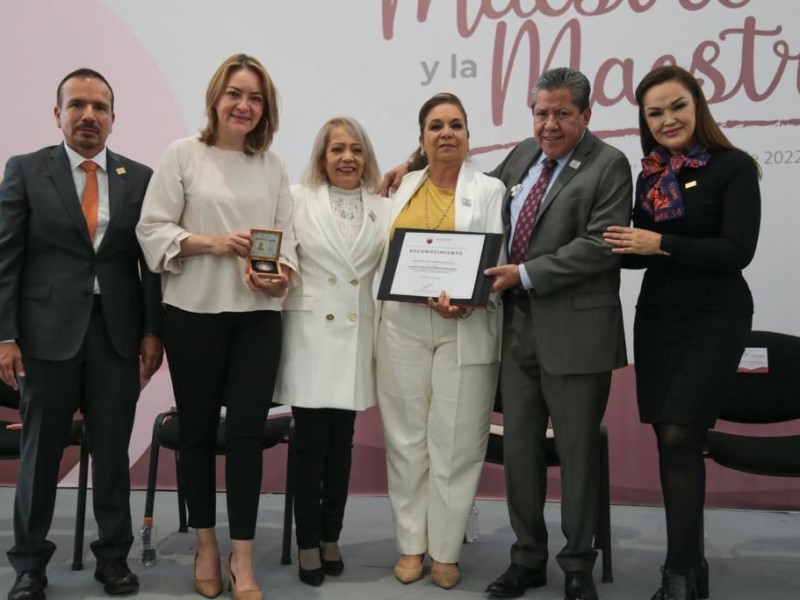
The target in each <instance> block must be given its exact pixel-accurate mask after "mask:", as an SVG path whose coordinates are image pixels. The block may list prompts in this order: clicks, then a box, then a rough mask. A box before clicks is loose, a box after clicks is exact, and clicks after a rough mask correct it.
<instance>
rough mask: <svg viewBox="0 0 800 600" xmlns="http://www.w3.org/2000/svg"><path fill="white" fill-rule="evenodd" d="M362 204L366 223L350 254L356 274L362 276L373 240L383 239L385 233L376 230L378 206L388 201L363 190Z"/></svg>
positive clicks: (362, 226)
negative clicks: (362, 269) (363, 264)
mask: <svg viewBox="0 0 800 600" xmlns="http://www.w3.org/2000/svg"><path fill="white" fill-rule="evenodd" d="M361 202H362V203H363V205H364V223H363V224H362V225H361V231H360V232H359V233H358V237H356V241H355V243H354V244H353V247H352V249H351V250H350V254H351V255H352V258H353V262H354V264H355V266H356V272H357V273H359V275H360V274H361V271H360V270H359V269H360V267H361V264H362V262H363V259H364V257H365V256H368V255H369V253H370V247H371V246H372V244H373V240H374V239H375V238H376V236H377V237H383V236H382V235H381V234H382V233H383V232H378V231H376V230H375V228H376V227H378V217H377V214H378V212H379V207H378V205H379V204H380V203H384V202H388V201H387V200H386V199H385V198H381V197H380V196H378V195H376V194H373V193H370V192H368V191H367V190H365V189H363V188H362V190H361Z"/></svg>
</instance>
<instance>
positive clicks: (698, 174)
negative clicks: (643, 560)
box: [605, 66, 761, 600]
mask: <svg viewBox="0 0 800 600" xmlns="http://www.w3.org/2000/svg"><path fill="white" fill-rule="evenodd" d="M636 102H637V104H638V105H639V131H640V135H641V143H642V150H643V151H644V155H645V157H644V159H642V173H641V174H640V175H639V179H638V181H637V184H636V197H635V207H634V210H633V227H622V226H614V227H609V228H608V231H607V232H606V235H605V239H606V241H607V242H608V243H609V244H610V245H611V247H612V251H613V252H614V253H616V254H619V255H621V256H622V265H623V267H633V268H646V269H647V271H646V272H645V274H644V278H643V279H642V289H641V292H640V293H639V300H638V302H637V305H636V321H635V323H634V329H633V342H634V350H635V358H636V394H637V399H638V403H639V417H640V419H641V421H642V422H643V423H650V424H651V425H652V426H653V430H654V431H655V435H656V440H657V442H658V460H659V471H660V475H661V488H662V492H663V494H664V510H665V513H666V521H667V556H666V560H665V562H664V568H663V570H662V580H661V587H660V588H659V589H658V591H657V592H656V594H655V595H654V596H653V600H695V599H696V598H707V597H708V594H709V590H708V563H707V562H706V560H705V558H704V557H703V541H702V540H703V505H704V502H705V482H706V472H705V462H704V459H703V446H704V440H705V436H706V431H708V429H709V428H710V427H713V425H714V422H715V421H716V420H717V417H718V416H719V413H720V409H721V407H722V403H723V401H724V399H725V397H726V394H727V393H728V390H730V389H731V388H732V387H733V386H734V385H735V381H736V379H735V378H736V369H737V366H738V365H739V360H740V359H741V357H742V353H743V352H744V348H745V340H746V338H747V335H748V334H749V333H750V327H751V324H752V317H753V298H752V295H751V294H750V289H749V288H748V287H747V282H746V281H745V280H744V277H743V276H742V269H744V268H745V267H746V266H747V265H748V264H749V263H750V261H751V260H752V258H753V255H754V253H755V250H756V242H757V240H758V230H759V223H760V216H761V193H760V191H759V186H758V177H759V170H758V165H757V164H756V162H755V160H754V159H753V158H752V157H751V156H750V155H748V154H747V153H746V152H743V151H742V150H739V149H738V148H736V147H735V146H734V145H733V144H732V143H731V142H730V141H729V140H728V139H727V137H726V136H725V134H724V133H722V131H721V130H720V127H719V125H717V123H716V121H714V118H713V116H712V115H711V111H710V110H709V108H708V102H707V101H706V98H705V96H704V95H703V90H702V88H701V87H700V85H699V83H698V82H697V80H696V79H695V78H694V77H693V76H692V74H691V73H689V72H688V71H686V70H684V69H682V68H680V67H676V66H664V67H658V68H656V69H654V70H653V71H651V72H650V73H648V74H647V75H645V77H644V79H643V80H642V81H641V83H639V85H638V87H637V88H636Z"/></svg>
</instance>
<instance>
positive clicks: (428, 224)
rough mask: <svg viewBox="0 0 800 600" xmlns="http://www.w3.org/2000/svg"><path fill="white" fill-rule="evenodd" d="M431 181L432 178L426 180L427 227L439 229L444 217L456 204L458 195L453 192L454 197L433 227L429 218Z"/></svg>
mask: <svg viewBox="0 0 800 600" xmlns="http://www.w3.org/2000/svg"><path fill="white" fill-rule="evenodd" d="M430 183H431V180H430V179H426V180H425V228H426V229H431V230H434V229H439V226H440V225H441V224H442V222H443V221H444V218H445V217H446V216H447V213H449V212H450V208H451V207H452V206H453V204H455V201H456V196H455V194H453V197H452V198H451V199H450V203H449V204H448V205H447V208H445V209H444V211H443V212H442V216H441V217H439V221H438V222H437V223H436V225H434V226H433V227H431V224H430V221H429V220H428V204H429V203H430V201H429V198H428V196H429V193H428V190H429V189H430Z"/></svg>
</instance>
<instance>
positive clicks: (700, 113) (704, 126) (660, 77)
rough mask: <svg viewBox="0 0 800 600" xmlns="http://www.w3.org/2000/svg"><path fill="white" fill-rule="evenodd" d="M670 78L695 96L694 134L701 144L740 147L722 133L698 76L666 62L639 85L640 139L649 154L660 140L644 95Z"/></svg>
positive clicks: (709, 147) (712, 146)
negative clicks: (647, 112)
mask: <svg viewBox="0 0 800 600" xmlns="http://www.w3.org/2000/svg"><path fill="white" fill-rule="evenodd" d="M667 81H677V82H678V83H679V84H681V85H682V86H683V87H685V88H686V89H687V90H689V93H690V94H691V95H692V98H693V99H694V105H695V111H696V114H695V119H696V123H695V131H694V137H695V139H696V140H697V143H698V144H700V145H701V146H704V147H705V148H708V149H709V150H734V149H736V146H734V145H733V144H732V143H731V141H730V140H729V139H728V138H727V136H726V135H725V134H724V133H722V129H720V127H719V125H718V124H717V122H716V121H715V120H714V117H713V116H712V115H711V110H709V108H708V101H707V100H706V97H705V95H704V94H703V88H701V87H700V84H699V83H698V81H697V79H695V78H694V76H693V75H692V74H691V73H689V71H687V70H686V69H683V68H681V67H677V66H674V65H665V66H663V67H656V68H655V69H653V70H652V71H650V72H649V73H648V74H647V75H645V76H644V78H643V79H642V80H641V81H640V82H639V85H638V86H636V103H637V104H638V105H639V139H640V141H641V143H642V152H644V155H645V156H647V155H648V154H650V152H652V151H653V148H655V147H656V145H657V143H656V140H655V138H654V137H653V134H652V132H651V131H650V127H648V126H647V119H646V117H645V114H644V95H645V94H646V93H647V91H648V90H649V89H650V88H651V87H653V86H655V85H659V84H661V83H665V82H667Z"/></svg>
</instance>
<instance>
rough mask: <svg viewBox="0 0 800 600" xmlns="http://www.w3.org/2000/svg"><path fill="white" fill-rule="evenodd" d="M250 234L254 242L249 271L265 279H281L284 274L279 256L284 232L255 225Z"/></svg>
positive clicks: (251, 249)
mask: <svg viewBox="0 0 800 600" xmlns="http://www.w3.org/2000/svg"><path fill="white" fill-rule="evenodd" d="M250 235H251V236H252V237H253V243H252V245H251V246H250V258H249V259H248V272H249V273H253V274H254V275H257V276H258V277H262V278H265V279H279V278H280V277H281V275H282V272H281V263H280V262H279V258H280V254H281V238H282V236H283V232H282V231H279V230H277V229H261V228H258V227H253V228H251V229H250Z"/></svg>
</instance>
